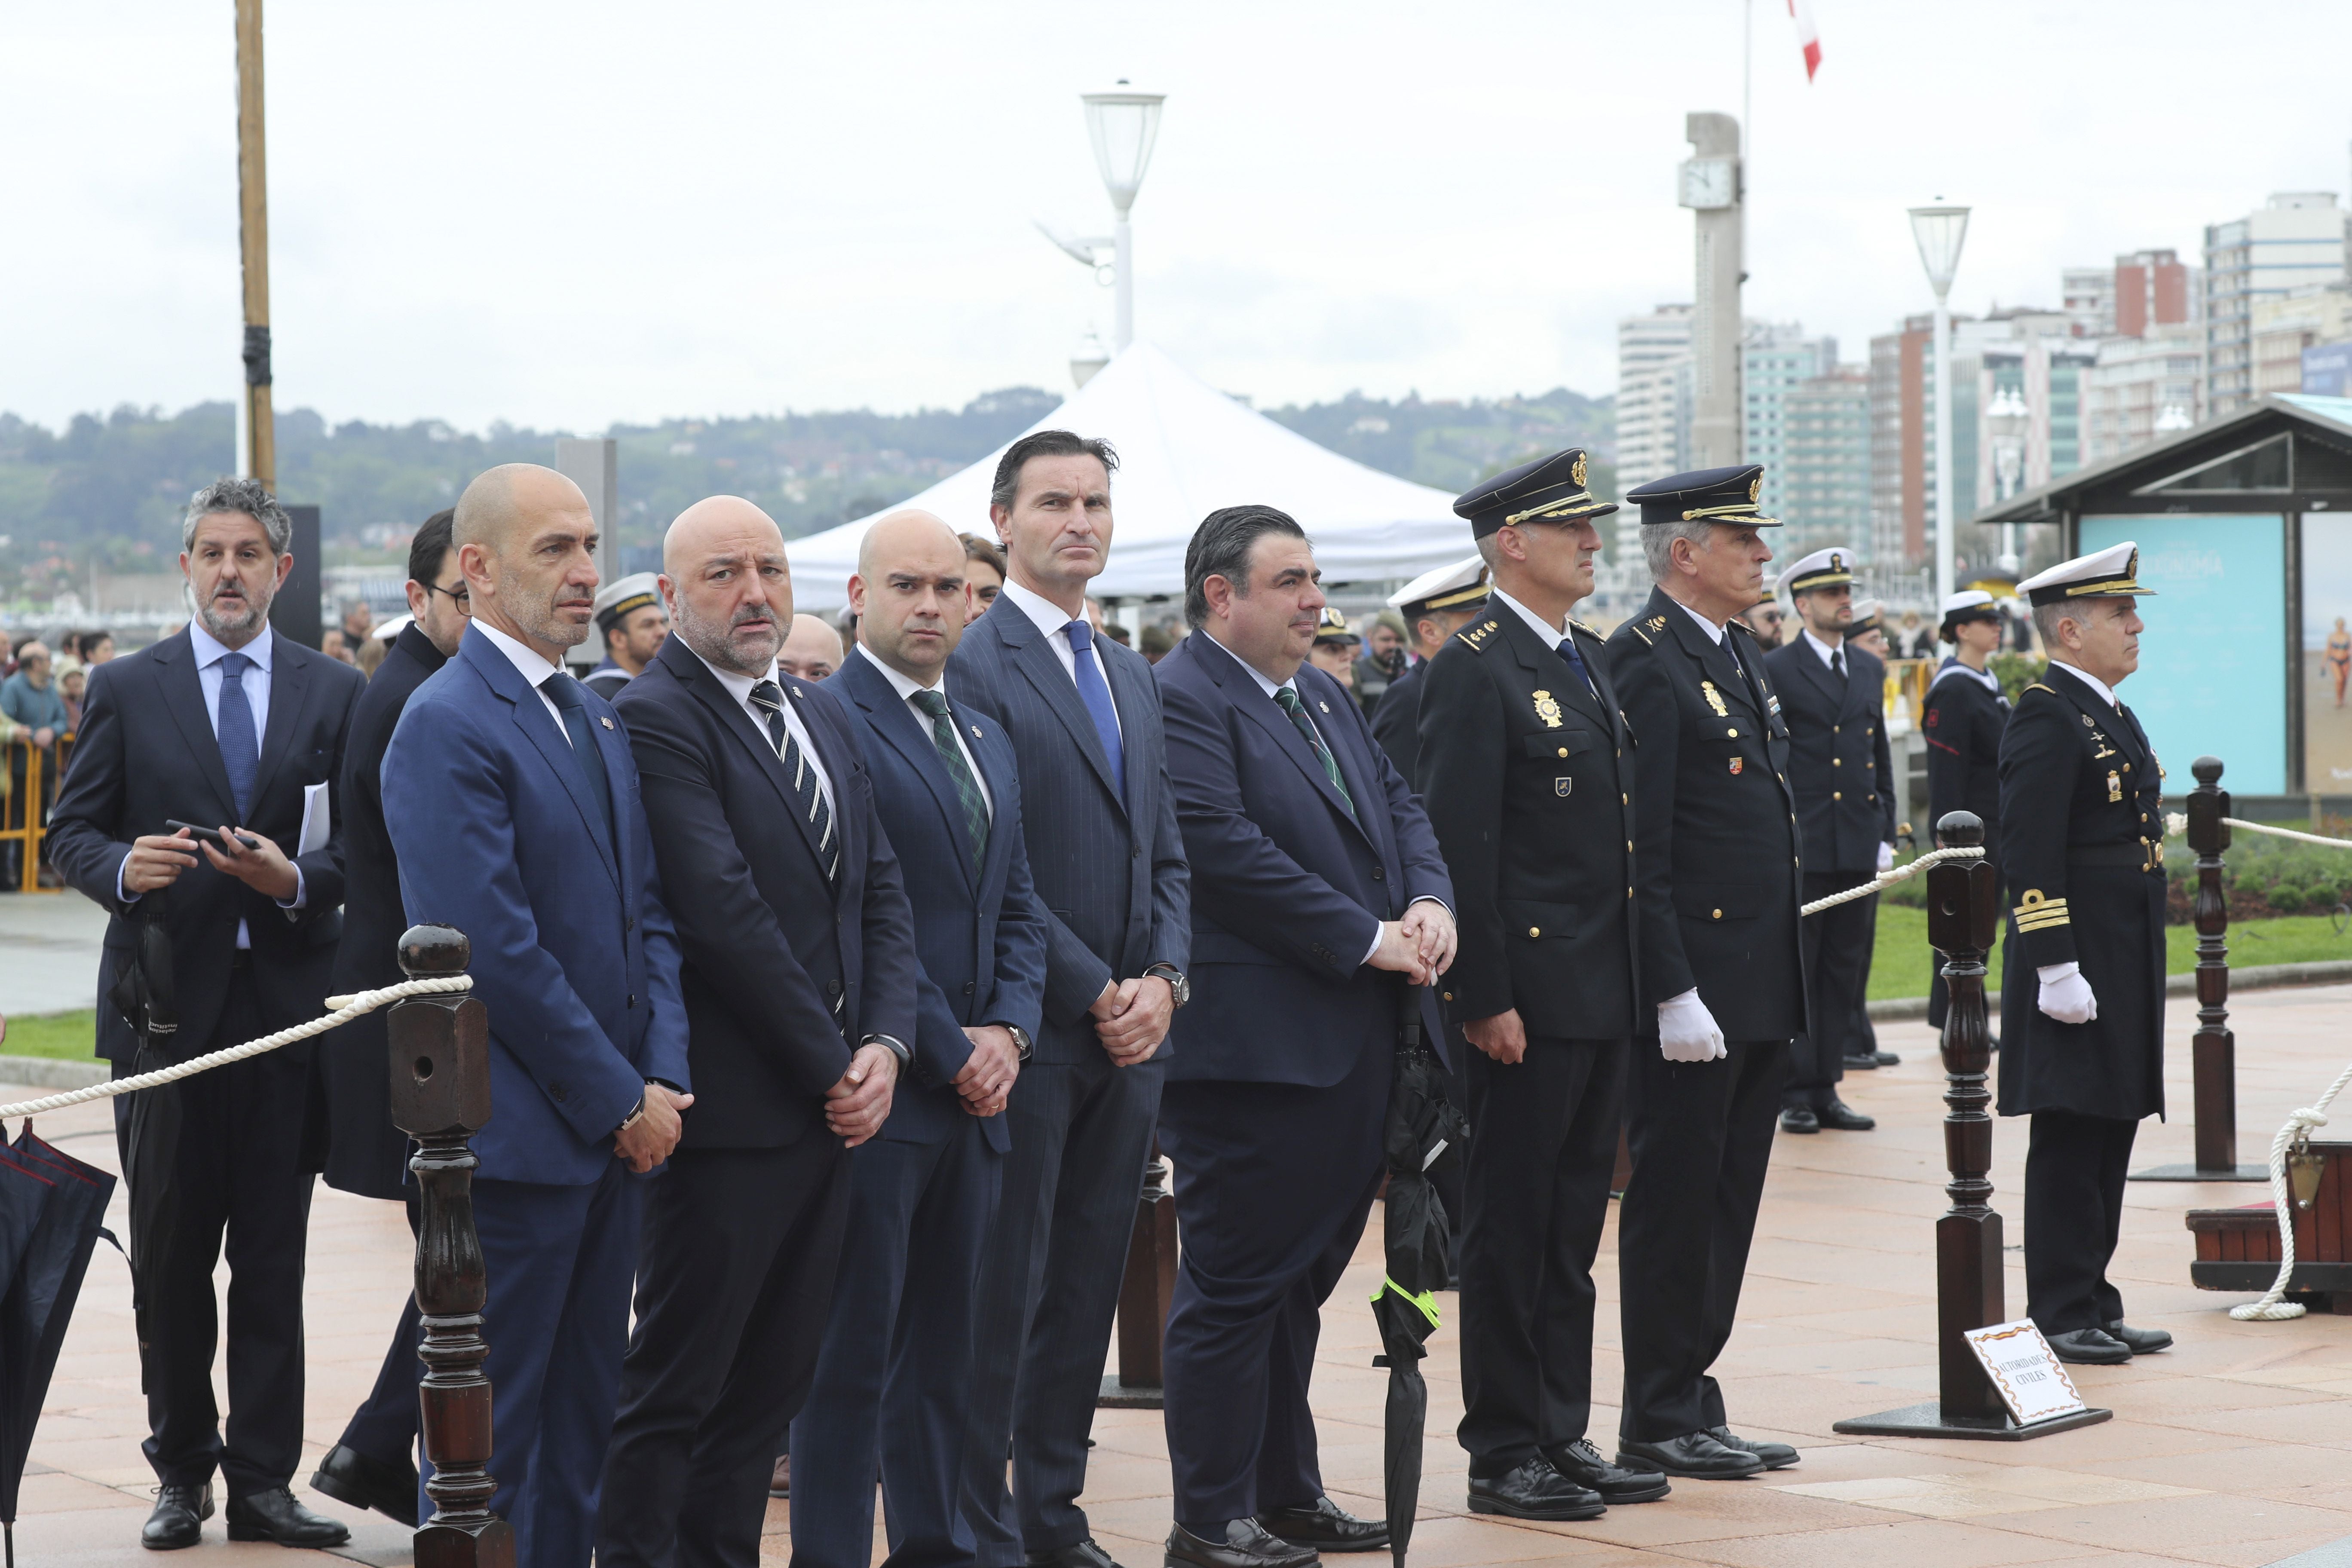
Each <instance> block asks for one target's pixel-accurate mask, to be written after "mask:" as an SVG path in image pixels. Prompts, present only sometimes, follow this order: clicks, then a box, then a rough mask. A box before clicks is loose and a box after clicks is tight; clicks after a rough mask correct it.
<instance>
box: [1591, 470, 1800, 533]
mask: <svg viewBox="0 0 2352 1568" xmlns="http://www.w3.org/2000/svg"><path fill="white" fill-rule="evenodd" d="M1763 493H1764V465H1763V464H1761V463H1734V464H1733V465H1732V466H1731V467H1729V468H1694V469H1692V470H1691V471H1690V472H1689V473H1686V474H1668V475H1667V476H1666V477H1665V478H1664V479H1652V480H1651V481H1650V482H1649V483H1648V484H1646V485H1643V486H1640V487H1638V488H1637V489H1630V490H1627V491H1626V492H1625V499H1626V500H1629V501H1634V502H1638V503H1639V504H1640V506H1641V508H1642V525H1643V527H1644V528H1648V527H1652V526H1654V525H1656V524H1660V523H1669V522H1723V523H1730V524H1733V525H1734V526H1737V527H1741V528H1778V527H1780V519H1779V518H1777V517H1766V516H1764V515H1763V514H1762V513H1761V512H1760V511H1759V510H1758V509H1757V506H1756V498H1757V497H1758V496H1759V495H1761V494H1763Z"/></svg>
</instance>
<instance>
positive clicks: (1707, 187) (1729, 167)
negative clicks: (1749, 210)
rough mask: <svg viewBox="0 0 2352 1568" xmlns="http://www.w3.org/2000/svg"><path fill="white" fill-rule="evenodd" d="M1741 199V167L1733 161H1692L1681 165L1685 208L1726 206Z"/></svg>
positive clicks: (1725, 159) (1706, 159)
mask: <svg viewBox="0 0 2352 1568" xmlns="http://www.w3.org/2000/svg"><path fill="white" fill-rule="evenodd" d="M1738 196H1739V165H1738V161H1737V160H1735V159H1731V158H1692V159H1688V160H1686V161H1685V163H1684V164H1683V166H1682V196H1681V200H1682V205H1685V206H1686V207H1698V208H1702V209H1706V208H1715V207H1727V206H1729V205H1732V204H1733V203H1734V202H1735V201H1737V200H1738Z"/></svg>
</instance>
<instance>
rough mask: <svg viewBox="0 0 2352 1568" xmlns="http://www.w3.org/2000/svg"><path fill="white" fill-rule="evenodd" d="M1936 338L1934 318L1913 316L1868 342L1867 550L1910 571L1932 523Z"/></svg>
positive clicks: (1923, 553) (1924, 546)
mask: <svg viewBox="0 0 2352 1568" xmlns="http://www.w3.org/2000/svg"><path fill="white" fill-rule="evenodd" d="M1934 337H1935V318H1934V317H1932V316H1908V317H1906V318H1905V319H1904V321H1903V325H1902V326H1901V327H1900V328H1899V329H1897V330H1896V331H1892V332H1887V333H1885V334H1883V335H1881V336H1878V337H1874V338H1873V339H1871V340H1870V549H1871V554H1872V556H1873V558H1874V559H1875V560H1877V561H1878V562H1880V563H1883V564H1885V565H1887V566H1896V565H1899V566H1902V567H1903V568H1905V569H1906V570H1909V569H1910V568H1912V567H1915V566H1916V565H1917V564H1918V563H1919V562H1920V560H1921V559H1922V558H1923V557H1925V556H1926V555H1927V529H1928V524H1929V523H1930V522H1931V521H1933V519H1934V516H1935V500H1934V498H1933V494H1932V491H1931V489H1930V481H1929V475H1930V473H1931V471H1932V469H1931V465H1932V464H1933V462H1934V461H1935V456H1936V453H1935V436H1934V432H1933V430H1932V428H1931V427H1930V426H1929V424H1928V420H1929V418H1930V417H1931V416H1930V414H1929V412H1928V407H1927V390H1928V382H1929V380H1930V379H1931V371H1930V368H1929V367H1930V366H1931V365H1932V363H1934V360H1935V357H1936V351H1935V343H1934Z"/></svg>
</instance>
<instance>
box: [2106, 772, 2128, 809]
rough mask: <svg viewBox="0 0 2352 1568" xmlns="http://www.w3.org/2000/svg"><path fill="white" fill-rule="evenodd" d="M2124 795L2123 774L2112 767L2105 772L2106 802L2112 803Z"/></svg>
mask: <svg viewBox="0 0 2352 1568" xmlns="http://www.w3.org/2000/svg"><path fill="white" fill-rule="evenodd" d="M2123 797H2124V776H2123V774H2121V773H2116V771H2114V770H2113V769H2112V768H2111V769H2109V770H2108V772H2107V804H2108V805H2114V804H2115V803H2116V801H2119V800H2121V799H2123Z"/></svg>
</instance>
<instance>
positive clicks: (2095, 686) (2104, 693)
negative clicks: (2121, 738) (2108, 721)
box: [2050, 658, 2123, 709]
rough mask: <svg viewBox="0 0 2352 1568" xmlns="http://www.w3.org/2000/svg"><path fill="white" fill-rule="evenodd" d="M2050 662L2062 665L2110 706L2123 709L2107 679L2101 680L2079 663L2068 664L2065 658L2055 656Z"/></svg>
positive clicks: (2068, 672)
mask: <svg viewBox="0 0 2352 1568" xmlns="http://www.w3.org/2000/svg"><path fill="white" fill-rule="evenodd" d="M2050 662H2051V663H2053V664H2054V665H2058V666H2060V667H2061V668H2063V669H2064V670H2065V671H2066V673H2067V674H2069V675H2071V676H2073V677H2074V679H2077V680H2079V681H2081V682H2082V683H2083V684H2084V685H2085V686H2087V687H2089V688H2090V689H2092V690H2094V691H2095V692H2097V693H2098V694H2099V700H2100V701H2102V702H2105V704H2106V705H2107V706H2108V707H2110V708H2115V709H2121V708H2122V707H2123V704H2122V703H2120V702H2118V701H2116V694H2115V690H2114V689H2113V688H2111V687H2110V686H2108V685H2107V683H2106V682H2105V681H2104V680H2101V679H2099V678H2098V677H2097V676H2095V675H2093V674H2092V673H2091V672H2090V671H2089V670H2087V669H2084V668H2082V667H2081V666H2079V665H2072V664H2068V663H2067V662H2066V661H2065V660H2064V659H2063V658H2053V659H2052V660H2051V661H2050Z"/></svg>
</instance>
